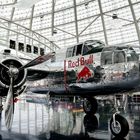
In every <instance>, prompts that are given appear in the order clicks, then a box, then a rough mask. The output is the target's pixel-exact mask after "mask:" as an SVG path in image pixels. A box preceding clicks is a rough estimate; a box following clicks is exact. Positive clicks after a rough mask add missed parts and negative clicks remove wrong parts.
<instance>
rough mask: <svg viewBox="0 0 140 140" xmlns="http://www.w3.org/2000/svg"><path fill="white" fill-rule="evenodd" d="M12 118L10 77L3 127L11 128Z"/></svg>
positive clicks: (11, 82) (11, 81)
mask: <svg viewBox="0 0 140 140" xmlns="http://www.w3.org/2000/svg"><path fill="white" fill-rule="evenodd" d="M13 116H14V96H13V77H10V86H9V90H8V94H7V98H6V102H5V125H6V127H7V129H10V128H11V127H12V123H13Z"/></svg>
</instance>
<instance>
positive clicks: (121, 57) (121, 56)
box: [114, 50, 125, 63]
mask: <svg viewBox="0 0 140 140" xmlns="http://www.w3.org/2000/svg"><path fill="white" fill-rule="evenodd" d="M123 62H125V52H124V51H122V50H115V51H114V63H123Z"/></svg>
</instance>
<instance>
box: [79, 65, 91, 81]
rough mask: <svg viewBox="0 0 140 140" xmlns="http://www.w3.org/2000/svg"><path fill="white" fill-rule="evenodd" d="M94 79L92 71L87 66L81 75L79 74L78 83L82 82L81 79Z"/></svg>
mask: <svg viewBox="0 0 140 140" xmlns="http://www.w3.org/2000/svg"><path fill="white" fill-rule="evenodd" d="M90 77H92V72H91V71H90V69H89V68H88V67H87V66H85V67H84V68H83V69H82V70H81V71H80V72H79V73H77V81H79V80H81V79H85V80H86V79H88V78H90Z"/></svg>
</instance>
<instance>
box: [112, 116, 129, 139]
mask: <svg viewBox="0 0 140 140" xmlns="http://www.w3.org/2000/svg"><path fill="white" fill-rule="evenodd" d="M114 117H115V118H113V117H112V119H111V121H110V130H111V132H112V134H113V135H114V136H117V137H122V138H123V137H125V136H126V135H127V134H128V132H129V125H128V122H127V120H126V119H125V118H124V117H122V116H121V115H119V114H116V115H115V116H114Z"/></svg>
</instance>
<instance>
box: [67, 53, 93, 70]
mask: <svg viewBox="0 0 140 140" xmlns="http://www.w3.org/2000/svg"><path fill="white" fill-rule="evenodd" d="M92 63H93V55H90V56H89V58H87V59H85V58H84V57H81V58H78V59H77V60H76V61H72V60H69V61H68V68H74V67H79V66H83V65H89V64H92Z"/></svg>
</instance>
